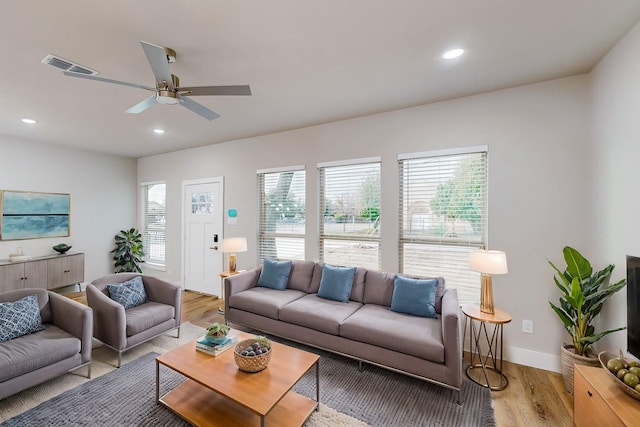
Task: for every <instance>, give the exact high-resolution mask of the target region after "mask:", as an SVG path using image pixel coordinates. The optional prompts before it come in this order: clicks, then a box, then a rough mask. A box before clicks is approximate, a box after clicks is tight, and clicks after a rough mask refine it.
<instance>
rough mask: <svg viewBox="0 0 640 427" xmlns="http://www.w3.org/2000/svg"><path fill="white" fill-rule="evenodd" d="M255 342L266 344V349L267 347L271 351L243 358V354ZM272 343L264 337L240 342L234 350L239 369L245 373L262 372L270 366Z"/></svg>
mask: <svg viewBox="0 0 640 427" xmlns="http://www.w3.org/2000/svg"><path fill="white" fill-rule="evenodd" d="M255 342H261V343H266V344H265V345H264V347H267V348H268V349H269V350H268V351H267V352H266V353H262V354H259V355H255V356H243V355H242V354H241V353H242V352H243V351H244V350H245V349H246V348H247V347H249V346H251V345H252V344H254V343H255ZM272 352H273V350H271V343H269V341H268V340H267V339H266V338H264V337H254V338H249V339H246V340H242V341H240V342H239V343H238V344H236V346H235V348H234V349H233V356H234V357H235V360H236V365H238V369H240V370H241V371H244V372H260V371H262V370H263V369H264V368H266V367H267V365H268V364H269V360H271V353H272Z"/></svg>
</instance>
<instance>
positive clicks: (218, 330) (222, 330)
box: [207, 322, 229, 337]
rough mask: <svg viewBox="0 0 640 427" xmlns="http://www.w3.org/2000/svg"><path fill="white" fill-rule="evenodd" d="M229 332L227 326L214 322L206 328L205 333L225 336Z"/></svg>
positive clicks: (213, 335) (211, 335)
mask: <svg viewBox="0 0 640 427" xmlns="http://www.w3.org/2000/svg"><path fill="white" fill-rule="evenodd" d="M228 333H229V326H227V325H225V324H224V323H218V322H215V323H213V324H211V325H210V326H209V327H208V328H207V335H208V336H210V337H220V336H226V335H227V334H228Z"/></svg>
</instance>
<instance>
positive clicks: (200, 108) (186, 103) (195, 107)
mask: <svg viewBox="0 0 640 427" xmlns="http://www.w3.org/2000/svg"><path fill="white" fill-rule="evenodd" d="M180 105H182V106H183V107H185V108H188V109H189V110H191V111H193V112H194V113H196V114H198V115H200V116H202V117H204V118H205V119H207V120H214V119H217V118H218V117H220V114H218V113H216V112H214V111H211V110H209V109H208V108H207V107H205V106H204V105H201V104H198V103H197V102H195V101H193V100H191V99H189V98H187V97H186V96H181V97H180Z"/></svg>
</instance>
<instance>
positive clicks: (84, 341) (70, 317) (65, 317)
mask: <svg viewBox="0 0 640 427" xmlns="http://www.w3.org/2000/svg"><path fill="white" fill-rule="evenodd" d="M49 304H51V314H52V317H53V324H54V325H55V326H57V327H58V328H60V329H63V330H65V331H67V332H68V333H70V334H71V335H73V336H75V337H77V338H78V339H80V342H81V351H80V353H81V355H82V362H89V361H90V360H91V348H92V345H91V337H92V336H93V311H92V310H91V308H89V307H87V306H86V305H83V304H80V303H79V302H76V301H73V300H72V299H69V298H67V297H64V296H62V295H59V294H56V293H55V292H49Z"/></svg>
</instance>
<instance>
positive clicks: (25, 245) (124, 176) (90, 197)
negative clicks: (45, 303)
mask: <svg viewBox="0 0 640 427" xmlns="http://www.w3.org/2000/svg"><path fill="white" fill-rule="evenodd" d="M0 153H1V154H0V156H1V157H0V158H1V160H0V163H1V165H2V166H1V167H0V189H2V190H16V191H37V192H51V193H69V194H70V195H71V218H70V221H71V223H70V228H71V235H70V236H69V237H67V238H54V239H30V240H16V241H3V242H0V259H7V258H8V257H9V253H13V252H15V250H16V248H17V247H18V246H20V247H21V248H22V250H23V252H24V253H25V254H28V255H31V256H42V255H50V254H55V253H56V252H55V251H54V250H53V249H51V247H52V246H53V245H55V244H58V243H62V242H64V243H67V244H69V245H72V246H73V248H72V249H71V250H72V251H77V252H84V254H85V282H90V281H91V280H93V279H96V278H98V277H101V276H104V275H105V274H109V273H111V272H113V261H112V260H111V258H110V256H109V251H110V250H111V249H113V247H114V240H113V237H114V235H115V234H116V233H118V231H119V230H121V229H122V228H126V227H133V226H135V225H136V161H135V160H134V159H130V158H124V157H117V156H110V155H105V154H99V153H91V152H89V151H81V150H76V149H71V148H66V147H61V146H54V145H48V144H39V143H34V142H29V141H25V140H17V139H14V138H9V137H2V136H0Z"/></svg>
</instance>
